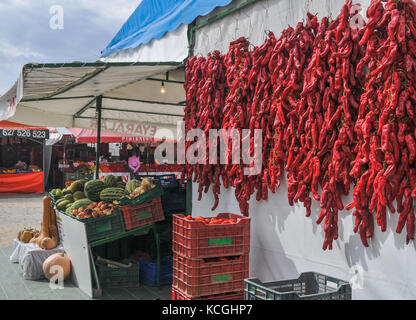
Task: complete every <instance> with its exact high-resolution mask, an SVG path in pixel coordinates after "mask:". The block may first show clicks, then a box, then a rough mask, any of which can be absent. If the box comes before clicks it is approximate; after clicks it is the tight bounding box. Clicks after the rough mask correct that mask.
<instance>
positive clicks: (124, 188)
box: [50, 175, 155, 219]
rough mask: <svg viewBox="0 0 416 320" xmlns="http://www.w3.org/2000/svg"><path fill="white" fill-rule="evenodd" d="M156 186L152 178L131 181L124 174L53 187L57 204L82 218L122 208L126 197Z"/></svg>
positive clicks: (59, 207) (105, 213)
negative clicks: (124, 177) (125, 180)
mask: <svg viewBox="0 0 416 320" xmlns="http://www.w3.org/2000/svg"><path fill="white" fill-rule="evenodd" d="M154 187H155V184H154V183H153V180H152V179H151V178H143V179H142V181H139V180H131V181H129V182H128V183H127V184H126V183H124V182H123V181H122V178H121V177H116V176H113V175H108V176H105V177H104V179H103V180H90V181H87V180H77V181H74V182H73V183H72V184H71V185H70V186H69V187H68V188H65V189H63V190H61V189H53V190H51V192H50V193H51V194H52V195H53V196H54V197H55V206H56V208H57V209H58V210H60V211H64V212H66V213H68V214H70V215H72V216H74V217H77V218H79V219H88V218H98V217H102V216H105V215H109V214H111V213H112V212H114V211H115V210H117V209H118V208H119V204H120V203H119V200H120V199H121V198H123V197H129V198H133V197H136V196H138V195H142V194H143V193H145V192H146V191H148V190H151V189H153V188H154Z"/></svg>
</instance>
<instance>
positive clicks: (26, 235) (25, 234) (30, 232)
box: [17, 228, 40, 243]
mask: <svg viewBox="0 0 416 320" xmlns="http://www.w3.org/2000/svg"><path fill="white" fill-rule="evenodd" d="M39 234H40V231H39V230H37V229H34V228H24V229H23V230H20V231H19V233H18V235H17V239H19V241H21V242H23V243H29V242H30V241H31V240H32V239H34V238H37V237H38V236H39Z"/></svg>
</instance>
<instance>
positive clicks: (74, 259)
mask: <svg viewBox="0 0 416 320" xmlns="http://www.w3.org/2000/svg"><path fill="white" fill-rule="evenodd" d="M56 223H57V226H58V231H59V238H60V240H61V243H62V245H63V247H64V250H65V252H66V253H67V254H68V255H69V256H70V257H71V263H72V273H71V281H72V282H73V283H74V285H76V286H78V287H79V288H80V289H81V290H82V291H83V292H85V293H86V294H87V295H88V296H90V297H91V298H93V297H99V296H101V294H102V290H101V284H100V281H99V278H98V275H97V270H96V268H95V263H94V258H93V255H92V248H94V247H96V246H98V245H101V244H104V243H109V242H112V241H115V240H118V239H121V238H125V237H128V236H131V235H135V234H138V233H141V232H147V231H149V230H153V234H154V236H155V241H156V251H157V265H158V267H157V275H158V276H157V280H158V281H157V285H158V286H159V283H160V275H159V272H160V242H159V234H158V232H157V229H156V227H155V224H154V223H150V224H147V225H143V226H141V227H138V228H136V229H133V230H129V231H126V232H120V233H117V234H114V235H112V236H108V237H107V238H104V239H100V240H93V241H90V242H89V241H88V237H87V228H86V225H85V223H83V222H81V221H79V220H77V219H74V218H72V217H70V216H69V215H67V214H65V213H63V212H61V211H58V210H57V211H56ZM94 285H95V286H94Z"/></svg>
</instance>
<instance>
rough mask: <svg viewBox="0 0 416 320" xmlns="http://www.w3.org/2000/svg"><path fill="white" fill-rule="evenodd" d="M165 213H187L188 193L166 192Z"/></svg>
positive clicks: (163, 202) (163, 205)
mask: <svg viewBox="0 0 416 320" xmlns="http://www.w3.org/2000/svg"><path fill="white" fill-rule="evenodd" d="M162 207H163V212H164V213H165V214H166V213H170V212H185V211H186V193H185V192H169V191H167V192H165V193H164V194H163V196H162Z"/></svg>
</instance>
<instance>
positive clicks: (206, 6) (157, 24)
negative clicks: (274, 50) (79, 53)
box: [102, 0, 232, 57]
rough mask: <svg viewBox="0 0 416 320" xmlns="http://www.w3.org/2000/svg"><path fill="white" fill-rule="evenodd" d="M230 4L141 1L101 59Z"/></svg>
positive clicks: (217, 1)
mask: <svg viewBox="0 0 416 320" xmlns="http://www.w3.org/2000/svg"><path fill="white" fill-rule="evenodd" d="M231 1H232V0H211V1H206V0H143V1H142V2H141V3H140V5H139V6H138V7H137V9H136V10H135V11H134V13H133V14H132V15H131V16H130V18H129V19H128V20H127V21H126V23H125V24H124V25H123V27H122V28H121V29H120V31H119V32H118V33H117V34H116V36H115V37H114V38H113V40H111V42H110V43H109V45H108V46H107V47H106V48H105V49H104V50H103V52H102V57H105V56H108V55H110V54H113V53H115V52H117V51H120V50H123V49H127V48H136V47H138V46H139V45H141V44H147V43H148V42H150V41H151V40H152V39H160V38H161V37H163V35H164V34H165V33H166V32H167V31H174V30H176V29H177V28H178V27H179V26H180V25H181V24H183V23H185V24H189V23H191V22H192V21H194V20H195V18H196V17H198V16H204V15H206V14H208V13H210V12H211V11H212V10H213V9H214V8H215V7H217V6H225V5H227V4H229V3H230V2H231Z"/></svg>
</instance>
